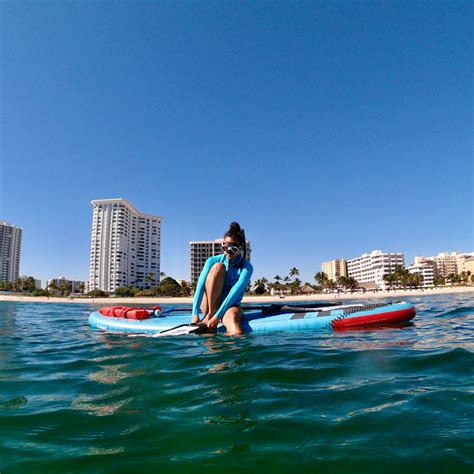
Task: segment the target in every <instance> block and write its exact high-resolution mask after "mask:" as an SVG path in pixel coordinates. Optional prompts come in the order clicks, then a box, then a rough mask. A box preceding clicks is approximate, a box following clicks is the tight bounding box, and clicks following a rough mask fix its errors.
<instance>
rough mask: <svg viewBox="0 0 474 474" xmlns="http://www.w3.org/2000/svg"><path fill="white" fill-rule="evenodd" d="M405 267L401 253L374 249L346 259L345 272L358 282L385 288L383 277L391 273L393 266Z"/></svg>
mask: <svg viewBox="0 0 474 474" xmlns="http://www.w3.org/2000/svg"><path fill="white" fill-rule="evenodd" d="M397 265H400V266H401V267H405V256H404V254H403V253H396V252H382V251H381V250H374V251H373V252H371V253H364V254H363V255H361V256H360V257H357V258H353V259H351V260H348V261H347V273H348V275H349V276H350V277H352V278H355V279H356V280H357V282H358V283H375V285H376V286H378V287H379V288H382V289H385V288H387V284H386V282H385V280H384V279H383V277H384V276H385V275H388V274H389V273H392V272H393V271H394V270H395V267H396V266H397Z"/></svg>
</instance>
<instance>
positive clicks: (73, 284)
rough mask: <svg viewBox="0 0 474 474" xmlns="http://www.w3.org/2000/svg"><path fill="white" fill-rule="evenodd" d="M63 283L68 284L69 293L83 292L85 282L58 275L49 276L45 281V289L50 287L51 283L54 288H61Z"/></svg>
mask: <svg viewBox="0 0 474 474" xmlns="http://www.w3.org/2000/svg"><path fill="white" fill-rule="evenodd" d="M64 284H66V285H68V286H69V285H70V288H71V293H84V291H85V288H86V283H85V282H84V281H77V280H68V279H67V278H65V277H63V276H60V277H58V278H51V279H50V280H47V281H46V289H47V290H49V289H51V285H53V288H54V286H56V288H61V287H62V286H63V285H64Z"/></svg>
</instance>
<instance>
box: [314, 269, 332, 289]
mask: <svg viewBox="0 0 474 474" xmlns="http://www.w3.org/2000/svg"><path fill="white" fill-rule="evenodd" d="M314 279H315V280H316V283H318V284H319V285H321V286H322V287H323V288H325V287H327V286H328V282H329V281H330V280H329V277H328V276H327V275H326V273H324V272H318V273H316V275H314Z"/></svg>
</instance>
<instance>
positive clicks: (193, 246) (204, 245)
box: [189, 239, 252, 283]
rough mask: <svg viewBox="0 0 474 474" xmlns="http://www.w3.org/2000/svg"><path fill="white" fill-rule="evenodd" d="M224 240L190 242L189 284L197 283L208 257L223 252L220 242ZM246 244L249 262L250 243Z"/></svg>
mask: <svg viewBox="0 0 474 474" xmlns="http://www.w3.org/2000/svg"><path fill="white" fill-rule="evenodd" d="M223 241H224V239H216V240H202V241H196V242H190V243H189V246H190V251H191V260H190V264H191V265H190V267H191V270H190V273H191V283H197V281H198V279H199V275H200V274H201V271H202V268H203V267H204V264H205V263H206V260H207V259H208V258H209V257H213V256H214V255H220V254H222V253H224V252H223V250H222V242H223ZM246 243H247V260H250V254H251V252H252V248H251V245H250V241H248V240H247V241H246Z"/></svg>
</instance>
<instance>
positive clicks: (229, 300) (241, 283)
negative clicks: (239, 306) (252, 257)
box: [215, 263, 253, 320]
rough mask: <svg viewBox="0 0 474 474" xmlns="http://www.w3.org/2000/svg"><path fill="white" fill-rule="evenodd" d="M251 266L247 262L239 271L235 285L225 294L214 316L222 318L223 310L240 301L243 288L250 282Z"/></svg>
mask: <svg viewBox="0 0 474 474" xmlns="http://www.w3.org/2000/svg"><path fill="white" fill-rule="evenodd" d="M252 273H253V267H252V265H250V263H247V264H246V265H245V267H244V268H243V269H242V271H241V272H240V276H239V279H238V280H237V282H236V283H235V285H234V286H233V287H232V289H231V290H230V292H229V294H228V295H227V297H226V299H225V300H224V301H223V302H222V304H221V305H220V307H219V309H218V310H217V311H216V314H215V316H217V317H218V318H219V320H222V318H223V317H224V314H225V312H226V311H227V310H228V309H229V308H230V307H231V306H233V305H234V304H236V303H240V302H241V301H242V296H243V294H244V293H245V289H246V288H247V285H248V284H249V282H250V278H251V277H252Z"/></svg>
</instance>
